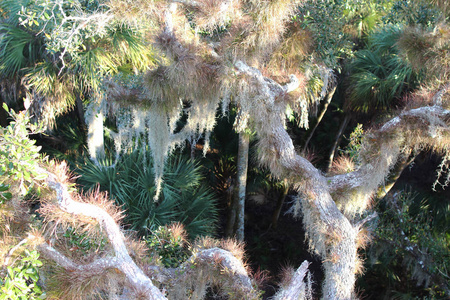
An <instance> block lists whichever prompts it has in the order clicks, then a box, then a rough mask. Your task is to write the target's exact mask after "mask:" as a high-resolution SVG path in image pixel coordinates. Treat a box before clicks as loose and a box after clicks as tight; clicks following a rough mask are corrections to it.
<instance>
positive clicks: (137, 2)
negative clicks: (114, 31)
mask: <svg viewBox="0 0 450 300" xmlns="http://www.w3.org/2000/svg"><path fill="white" fill-rule="evenodd" d="M107 5H108V7H109V10H110V12H111V13H112V14H113V15H114V18H115V19H117V20H120V21H122V22H123V23H132V25H135V22H137V21H138V20H142V19H143V18H144V19H148V18H156V19H159V18H161V12H163V11H164V10H163V8H164V6H162V5H163V3H162V2H160V1H147V0H110V1H108V4H107Z"/></svg>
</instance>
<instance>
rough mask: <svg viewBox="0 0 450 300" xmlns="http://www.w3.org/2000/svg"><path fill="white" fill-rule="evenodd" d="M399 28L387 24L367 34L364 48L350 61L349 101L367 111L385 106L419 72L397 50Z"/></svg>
mask: <svg viewBox="0 0 450 300" xmlns="http://www.w3.org/2000/svg"><path fill="white" fill-rule="evenodd" d="M401 32H402V29H401V27H399V26H386V28H384V29H383V30H380V31H377V32H375V33H374V34H372V35H371V36H370V38H369V45H368V48H367V49H363V50H360V51H358V52H357V53H356V54H355V57H354V59H353V61H352V62H351V63H350V64H349V70H351V73H352V75H351V76H350V87H349V96H350V97H349V100H350V101H349V103H350V104H349V105H350V106H351V108H352V110H354V111H359V112H363V113H367V112H369V111H371V110H376V109H387V108H389V107H390V106H391V103H393V101H394V100H395V99H397V98H398V97H399V96H400V95H401V94H402V92H403V91H405V90H407V89H409V88H411V87H413V86H414V85H415V84H416V82H417V80H418V75H417V74H415V73H414V71H413V69H412V67H411V65H410V64H408V62H406V61H405V60H404V59H403V58H402V57H400V55H399V54H398V49H397V47H396V44H397V41H398V39H399V37H400V35H401Z"/></svg>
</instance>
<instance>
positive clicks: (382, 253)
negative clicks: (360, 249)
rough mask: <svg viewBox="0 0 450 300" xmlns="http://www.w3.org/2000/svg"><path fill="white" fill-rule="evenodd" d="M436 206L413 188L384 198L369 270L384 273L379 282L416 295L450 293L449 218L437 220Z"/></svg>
mask: <svg viewBox="0 0 450 300" xmlns="http://www.w3.org/2000/svg"><path fill="white" fill-rule="evenodd" d="M435 209H436V206H434V205H433V200H432V199H431V198H429V199H427V198H425V199H423V198H420V197H418V195H417V194H414V193H411V192H408V191H400V192H398V193H396V194H395V195H394V196H393V197H392V198H391V197H389V196H388V197H386V198H385V199H384V200H383V201H380V203H379V204H378V207H377V211H379V212H380V214H379V215H380V220H379V225H378V228H377V229H376V240H375V243H374V244H373V245H372V246H371V248H370V251H369V252H368V261H369V263H370V264H369V269H368V273H369V274H368V276H369V277H376V278H378V279H383V280H380V281H379V282H378V283H377V284H378V285H384V286H385V287H384V289H386V290H388V291H397V294H398V295H400V294H402V293H408V294H409V295H410V297H411V298H413V297H419V296H420V297H421V298H422V297H428V298H431V299H440V298H442V299H443V298H445V297H448V296H449V294H448V292H449V290H450V286H449V282H448V278H449V275H450V273H449V271H450V251H449V249H450V235H449V234H448V228H449V223H448V222H447V223H446V224H442V223H441V221H442V220H440V222H439V223H436V221H437V220H436V217H437V216H438V214H436V212H433V210H435ZM447 210H448V208H447ZM447 212H448V211H447ZM438 224H439V225H438ZM393 295H394V294H391V297H393ZM386 296H388V295H386ZM411 298H410V299H411Z"/></svg>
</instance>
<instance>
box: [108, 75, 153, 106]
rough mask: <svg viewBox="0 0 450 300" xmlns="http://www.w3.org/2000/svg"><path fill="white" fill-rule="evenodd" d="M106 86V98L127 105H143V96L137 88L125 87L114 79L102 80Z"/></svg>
mask: <svg viewBox="0 0 450 300" xmlns="http://www.w3.org/2000/svg"><path fill="white" fill-rule="evenodd" d="M104 84H105V86H106V87H107V94H108V100H111V101H114V102H117V103H120V104H122V105H126V106H129V105H130V104H131V105H132V104H137V105H145V104H146V103H145V96H144V95H143V93H142V91H140V90H139V89H137V88H127V87H125V86H123V85H121V84H119V83H117V82H115V81H114V80H111V79H106V80H105V81H104Z"/></svg>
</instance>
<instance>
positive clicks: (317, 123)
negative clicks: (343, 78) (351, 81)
mask: <svg viewBox="0 0 450 300" xmlns="http://www.w3.org/2000/svg"><path fill="white" fill-rule="evenodd" d="M335 92H336V86H334V87H333V88H332V89H331V90H330V91H329V92H328V94H327V96H326V98H325V103H324V104H323V108H322V110H321V111H320V114H319V115H318V116H317V122H316V125H314V128H313V129H312V130H311V132H310V133H309V136H308V139H307V140H306V142H305V146H304V149H306V148H307V147H308V144H309V141H310V140H311V138H312V137H313V135H314V132H315V131H316V129H317V127H318V126H319V124H320V122H321V121H322V119H323V116H324V115H325V113H326V112H327V110H328V105H330V103H331V99H333V95H334V93H335Z"/></svg>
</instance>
